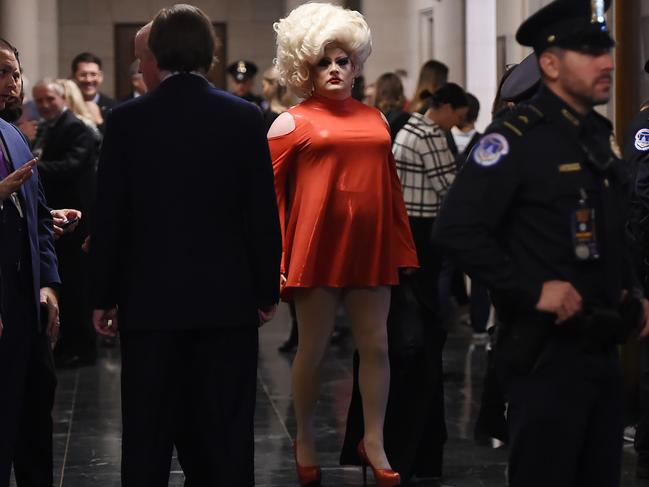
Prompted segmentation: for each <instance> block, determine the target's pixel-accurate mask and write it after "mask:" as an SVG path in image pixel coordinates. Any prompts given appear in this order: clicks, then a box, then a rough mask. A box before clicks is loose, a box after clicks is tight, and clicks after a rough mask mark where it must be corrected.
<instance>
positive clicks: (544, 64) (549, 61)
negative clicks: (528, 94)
mask: <svg viewBox="0 0 649 487" xmlns="http://www.w3.org/2000/svg"><path fill="white" fill-rule="evenodd" d="M559 63H560V59H559V56H558V55H557V54H556V53H554V52H552V51H545V52H544V53H543V54H541V56H540V57H539V68H540V69H541V75H543V76H545V77H546V78H548V79H550V80H551V81H556V80H557V79H559V72H560V68H559Z"/></svg>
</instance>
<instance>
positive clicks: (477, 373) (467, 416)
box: [54, 307, 649, 487]
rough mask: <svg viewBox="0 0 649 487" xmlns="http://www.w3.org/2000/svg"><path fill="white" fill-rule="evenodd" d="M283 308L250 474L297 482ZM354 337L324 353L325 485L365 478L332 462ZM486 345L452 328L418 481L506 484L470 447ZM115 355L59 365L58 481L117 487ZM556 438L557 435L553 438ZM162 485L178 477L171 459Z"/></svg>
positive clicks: (106, 352)
mask: <svg viewBox="0 0 649 487" xmlns="http://www.w3.org/2000/svg"><path fill="white" fill-rule="evenodd" d="M288 328H289V319H288V313H287V312H286V309H285V308H283V307H282V308H280V312H279V313H278V316H277V317H276V318H275V320H274V321H273V322H271V323H269V324H267V325H266V326H264V328H263V329H262V333H261V347H260V360H259V375H258V400H257V416H256V479H257V486H258V487H271V486H273V487H280V486H281V487H288V486H294V485H297V484H296V481H295V473H294V466H293V461H292V453H291V445H292V437H293V435H294V432H295V421H294V418H293V413H292V407H291V399H290V375H289V369H290V363H291V357H290V356H285V355H281V354H279V353H278V352H277V346H278V345H279V344H280V343H281V342H282V341H283V340H284V338H285V337H286V336H287V334H288ZM352 349H353V345H352V344H351V341H347V342H343V344H342V345H339V346H335V347H331V348H330V350H329V353H328V356H327V360H326V370H325V383H324V386H323V395H322V401H321V402H320V403H319V406H318V417H317V428H318V432H319V437H320V438H321V441H320V445H319V446H320V448H321V460H322V462H323V466H324V471H323V477H324V479H323V480H324V485H330V486H337V487H353V486H360V485H362V477H361V473H360V470H359V469H358V468H341V467H339V466H338V464H337V461H338V455H339V448H340V445H341V443H342V437H343V430H344V424H345V417H346V413H347V406H348V401H349V395H350V392H351V380H352V376H351V351H352ZM485 359H486V355H485V349H484V345H483V344H477V343H473V340H472V334H471V330H470V328H469V327H467V326H466V325H461V324H458V325H456V326H454V327H453V329H452V331H451V333H450V336H449V340H448V342H447V344H446V349H445V353H444V364H445V371H446V385H445V387H446V417H447V421H448V430H449V441H448V443H447V445H446V452H445V464H444V477H443V479H442V480H441V481H428V482H423V481H420V482H416V483H415V485H418V486H437V487H441V486H446V487H474V486H476V487H477V486H485V487H487V486H489V487H496V486H505V485H506V478H505V471H506V456H507V452H506V450H504V449H502V448H498V449H495V448H488V447H484V446H477V445H476V444H475V443H474V442H473V440H472V428H473V421H474V419H475V417H476V414H477V404H478V401H479V397H480V390H481V385H482V377H483V369H484V364H485ZM119 374H120V362H119V353H118V350H117V349H103V350H102V351H101V359H100V360H99V362H98V364H97V365H96V366H93V367H85V368H80V369H76V370H62V371H59V386H58V392H57V400H56V405H55V409H54V420H55V431H54V432H55V437H54V452H55V486H57V487H61V486H63V487H114V486H119V485H120V480H119V462H120V408H119V395H120V391H119ZM557 441H561V438H557ZM633 462H634V454H633V450H632V448H631V446H630V445H628V444H627V445H626V446H625V452H624V481H623V485H624V486H640V485H647V486H649V481H647V482H646V483H641V482H640V481H636V480H635V478H634V470H633V467H634V463H633ZM172 470H173V471H172V474H171V480H170V483H169V485H171V486H181V485H183V475H182V472H181V471H180V468H179V467H178V465H177V463H176V462H175V461H174V465H173V467H172Z"/></svg>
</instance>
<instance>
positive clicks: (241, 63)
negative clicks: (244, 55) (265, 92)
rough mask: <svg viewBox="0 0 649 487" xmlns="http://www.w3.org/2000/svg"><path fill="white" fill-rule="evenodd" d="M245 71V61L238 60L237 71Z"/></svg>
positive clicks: (243, 72) (244, 72)
mask: <svg viewBox="0 0 649 487" xmlns="http://www.w3.org/2000/svg"><path fill="white" fill-rule="evenodd" d="M247 72H248V68H246V63H245V62H244V61H239V64H237V73H241V74H246V73H247Z"/></svg>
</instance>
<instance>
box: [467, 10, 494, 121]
mask: <svg viewBox="0 0 649 487" xmlns="http://www.w3.org/2000/svg"><path fill="white" fill-rule="evenodd" d="M496 10H497V9H496V0H467V2H466V11H467V12H468V13H469V14H468V15H467V16H466V88H467V90H468V91H470V92H471V93H473V94H474V95H475V96H476V97H477V98H478V100H480V106H481V109H480V116H479V118H478V122H477V123H476V126H477V128H478V130H479V131H483V130H484V129H485V127H486V126H487V125H488V124H489V122H490V121H491V113H490V107H491V104H492V103H493V100H494V96H495V95H496V89H497V87H498V85H497V83H498V80H497V79H496V78H497V66H496V64H497V63H496Z"/></svg>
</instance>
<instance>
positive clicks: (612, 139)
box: [609, 134, 622, 159]
mask: <svg viewBox="0 0 649 487" xmlns="http://www.w3.org/2000/svg"><path fill="white" fill-rule="evenodd" d="M609 140H610V142H611V151H612V152H613V154H615V157H617V158H618V159H622V151H621V150H620V146H619V145H618V144H617V140H615V135H613V134H611V137H610V139H609Z"/></svg>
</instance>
